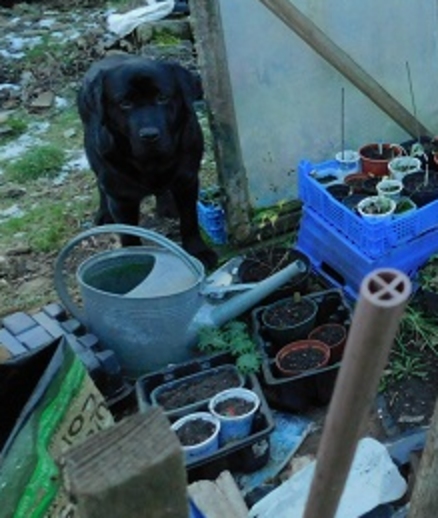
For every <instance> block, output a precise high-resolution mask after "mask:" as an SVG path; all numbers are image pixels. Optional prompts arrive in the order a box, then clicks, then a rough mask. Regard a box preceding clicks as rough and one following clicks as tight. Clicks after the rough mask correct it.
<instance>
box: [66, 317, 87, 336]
mask: <svg viewBox="0 0 438 518" xmlns="http://www.w3.org/2000/svg"><path fill="white" fill-rule="evenodd" d="M61 327H62V329H64V331H65V332H66V333H80V332H81V331H82V332H84V331H85V329H84V326H83V325H82V324H81V323H80V322H79V320H76V319H74V318H69V319H68V320H65V321H64V322H61Z"/></svg>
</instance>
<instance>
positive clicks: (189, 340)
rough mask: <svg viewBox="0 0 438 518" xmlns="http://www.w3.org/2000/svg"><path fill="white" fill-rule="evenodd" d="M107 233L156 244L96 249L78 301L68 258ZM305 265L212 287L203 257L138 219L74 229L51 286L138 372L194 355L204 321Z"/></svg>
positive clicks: (81, 274)
mask: <svg viewBox="0 0 438 518" xmlns="http://www.w3.org/2000/svg"><path fill="white" fill-rule="evenodd" d="M105 233H117V234H122V233H126V234H132V235H135V236H138V237H140V238H144V239H146V240H148V241H149V242H152V243H153V245H152V246H139V247H131V248H119V249H115V250H108V251H104V252H100V253H97V254H95V255H93V256H91V257H90V258H88V259H86V260H85V261H84V262H83V263H82V264H80V265H79V267H78V269H77V271H76V280H77V283H78V284H79V287H80V292H81V298H82V305H81V306H82V307H79V306H78V305H77V304H76V303H75V302H74V301H73V299H72V297H71V296H70V293H69V290H68V287H67V283H66V278H65V272H64V270H65V264H66V259H67V257H68V256H69V255H70V253H71V251H72V250H73V248H75V247H76V246H77V245H78V244H80V242H81V241H83V240H84V239H86V238H89V237H92V236H94V235H97V234H105ZM305 269H306V265H305V264H304V263H303V262H302V261H295V262H294V263H292V264H290V265H289V266H287V267H286V268H284V269H283V270H280V271H279V272H277V273H276V274H274V275H272V276H271V277H269V278H267V279H265V280H263V281H260V282H258V283H254V284H251V285H249V284H242V285H235V284H230V285H229V286H227V287H224V286H218V287H217V289H215V287H214V286H213V285H212V284H211V281H210V279H213V278H214V277H215V275H214V274H213V275H212V276H210V277H209V278H207V279H206V276H205V270H204V266H203V265H202V263H201V262H200V261H198V260H197V259H196V258H194V257H192V256H191V255H189V254H188V253H187V252H185V251H184V250H183V249H182V248H181V247H179V246H178V245H176V244H175V243H173V242H172V241H170V240H169V239H167V238H165V237H164V236H162V235H160V234H158V233H156V232H152V231H150V230H145V229H142V228H140V227H133V226H129V225H104V226H101V227H96V228H93V229H90V230H88V231H85V232H83V233H81V234H79V235H78V236H76V237H75V238H74V239H72V240H71V241H70V242H69V243H68V244H67V245H66V246H65V247H64V248H63V249H62V250H61V252H60V253H59V255H58V258H57V261H56V264H55V286H56V290H57V292H58V295H59V297H60V299H61V301H62V303H63V304H64V306H65V307H66V309H67V310H68V311H69V312H70V313H71V314H72V315H73V316H74V317H75V318H77V319H78V320H79V321H80V322H82V323H83V324H84V325H85V326H86V327H87V328H88V330H89V331H90V332H92V333H93V334H95V335H96V336H97V338H98V339H99V340H100V342H101V344H102V346H104V347H106V348H108V349H111V350H113V351H114V352H115V353H116V355H117V356H118V359H119V361H120V364H121V366H122V368H123V369H124V371H125V374H126V375H127V376H128V377H131V378H137V377H138V376H141V375H142V374H145V373H146V372H148V371H152V370H156V369H159V368H162V367H165V366H166V365H169V364H174V363H180V362H183V361H187V360H189V359H192V358H193V357H194V356H195V349H194V346H195V345H196V341H197V334H198V331H199V329H200V328H201V327H204V326H221V325H223V324H224V323H226V322H227V321H228V320H231V319H233V318H235V317H237V316H238V315H240V314H242V313H243V312H245V311H247V310H248V309H250V308H251V307H253V306H254V305H255V304H256V303H257V302H259V301H260V300H262V299H263V298H264V297H266V296H267V295H269V294H270V293H272V292H273V291H274V290H276V289H277V288H279V287H280V286H281V285H282V284H284V283H286V282H287V281H288V280H289V279H290V278H291V277H294V276H295V275H298V274H300V273H302V272H304V271H305ZM239 291H242V292H241V293H238V292H239ZM224 295H225V296H224Z"/></svg>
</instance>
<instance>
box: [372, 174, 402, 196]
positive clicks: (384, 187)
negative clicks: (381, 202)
mask: <svg viewBox="0 0 438 518" xmlns="http://www.w3.org/2000/svg"><path fill="white" fill-rule="evenodd" d="M376 189H377V194H378V195H379V196H386V197H387V198H391V200H395V201H397V200H398V199H399V198H400V195H401V192H402V190H403V183H402V182H401V180H394V179H392V178H385V179H384V180H381V181H380V182H379V183H378V184H377V185H376Z"/></svg>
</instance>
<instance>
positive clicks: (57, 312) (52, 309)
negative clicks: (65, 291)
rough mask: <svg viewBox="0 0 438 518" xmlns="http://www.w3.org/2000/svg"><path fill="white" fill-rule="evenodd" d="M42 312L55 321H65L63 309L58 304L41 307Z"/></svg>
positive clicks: (65, 314) (53, 303)
mask: <svg viewBox="0 0 438 518" xmlns="http://www.w3.org/2000/svg"><path fill="white" fill-rule="evenodd" d="M43 311H44V313H45V314H46V315H47V316H48V317H50V318H54V319H56V320H65V319H66V318H67V313H66V311H65V309H64V307H63V306H61V304H59V303H58V302H52V303H51V304H47V306H44V307H43Z"/></svg>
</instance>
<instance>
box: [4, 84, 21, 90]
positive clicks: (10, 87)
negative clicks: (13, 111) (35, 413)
mask: <svg viewBox="0 0 438 518" xmlns="http://www.w3.org/2000/svg"><path fill="white" fill-rule="evenodd" d="M2 90H15V91H17V90H20V87H19V85H14V84H12V83H2V84H0V92H1V91H2Z"/></svg>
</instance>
